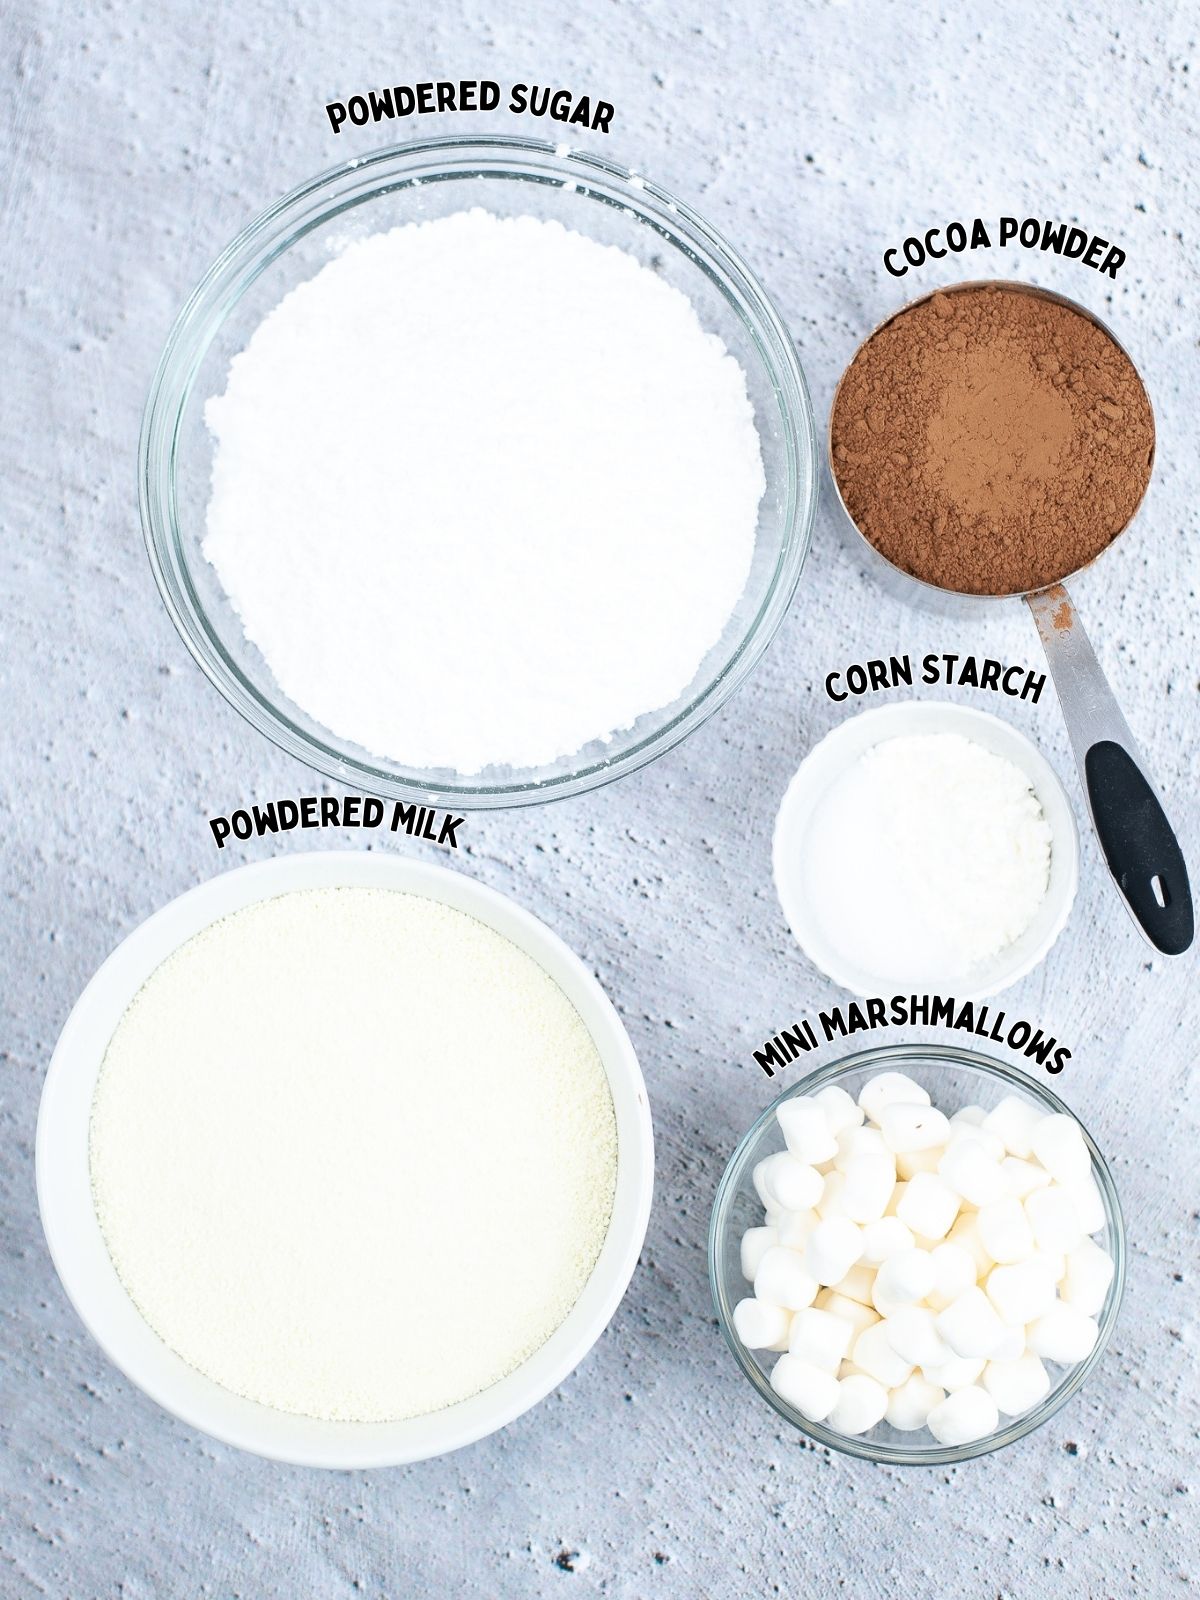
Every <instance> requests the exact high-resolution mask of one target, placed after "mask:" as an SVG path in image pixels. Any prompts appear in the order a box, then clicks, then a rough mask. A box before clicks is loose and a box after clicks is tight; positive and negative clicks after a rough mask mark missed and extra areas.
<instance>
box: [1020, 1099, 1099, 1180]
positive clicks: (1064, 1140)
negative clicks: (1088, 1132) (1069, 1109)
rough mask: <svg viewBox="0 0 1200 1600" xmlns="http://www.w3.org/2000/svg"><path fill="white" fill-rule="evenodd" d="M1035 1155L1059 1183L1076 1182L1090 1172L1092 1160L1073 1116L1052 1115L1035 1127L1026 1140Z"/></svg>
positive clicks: (1041, 1120) (1056, 1113) (1044, 1118)
mask: <svg viewBox="0 0 1200 1600" xmlns="http://www.w3.org/2000/svg"><path fill="white" fill-rule="evenodd" d="M1029 1144H1030V1148H1031V1149H1032V1151H1033V1154H1034V1156H1035V1157H1036V1158H1037V1159H1038V1160H1039V1161H1040V1162H1041V1164H1042V1165H1043V1166H1044V1167H1045V1169H1046V1171H1047V1172H1048V1173H1049V1174H1050V1176H1051V1177H1052V1178H1056V1179H1057V1180H1058V1182H1059V1183H1079V1182H1081V1181H1082V1180H1083V1179H1084V1178H1085V1177H1087V1176H1088V1174H1089V1173H1090V1172H1091V1170H1092V1158H1091V1156H1090V1155H1089V1154H1088V1147H1087V1145H1086V1144H1084V1142H1083V1133H1082V1132H1081V1130H1080V1127H1079V1124H1078V1123H1077V1122H1076V1121H1075V1118H1074V1117H1070V1116H1065V1115H1063V1113H1061V1112H1055V1113H1054V1114H1053V1115H1051V1116H1048V1117H1042V1118H1041V1119H1040V1120H1039V1121H1038V1122H1037V1123H1035V1124H1034V1128H1033V1132H1032V1133H1031V1135H1030V1138H1029Z"/></svg>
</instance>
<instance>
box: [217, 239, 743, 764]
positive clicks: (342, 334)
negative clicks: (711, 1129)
mask: <svg viewBox="0 0 1200 1600" xmlns="http://www.w3.org/2000/svg"><path fill="white" fill-rule="evenodd" d="M205 420H206V422H207V425H208V427H209V429H210V430H211V433H212V435H213V438H214V441H215V454H214V463H213V474H212V492H211V499H210V503H209V507H208V518H207V532H206V536H205V539H204V552H205V554H206V555H207V557H208V559H209V560H210V561H211V562H212V563H213V565H214V567H215V568H216V571H217V573H218V575H219V577H220V579H221V582H222V584H223V585H224V587H225V589H226V591H227V593H228V595H229V597H230V599H231V601H232V603H233V605H234V607H235V608H236V610H237V612H238V614H239V616H240V618H241V620H242V625H243V627H244V630H245V633H246V636H247V638H248V639H249V640H250V641H251V642H252V643H253V644H254V645H256V646H257V647H258V649H259V650H260V651H261V653H262V655H263V657H264V659H265V661H266V663H267V665H268V666H269V668H270V669H271V671H272V673H273V674H274V676H275V679H276V681H277V682H278V684H279V686H280V688H281V689H282V690H283V691H284V693H285V694H286V695H287V696H289V697H290V698H291V699H292V700H293V701H294V702H295V703H296V704H297V705H298V706H300V707H301V708H302V709H303V710H304V711H305V712H307V713H308V715H309V716H311V717H312V718H313V719H314V720H315V721H317V722H319V723H321V724H323V725H324V726H325V727H326V728H328V729H329V730H330V731H331V732H332V733H334V734H335V735H337V736H338V737H339V738H341V739H344V740H350V741H353V742H354V743H355V744H357V745H359V746H361V747H363V748H364V749H365V750H367V751H369V752H371V753H373V754H375V755H378V756H385V757H389V758H391V759H394V760H396V761H399V762H402V763H404V764H406V765H409V766H414V767H422V768H430V767H433V768H452V769H455V770H457V771H458V772H461V773H475V772H479V771H481V770H482V769H484V768H486V767H489V766H497V765H499V766H511V767H518V768H526V767H532V768H536V767H540V766H544V765H548V764H551V763H553V762H555V761H556V760H560V759H562V758H564V757H569V756H572V755H574V754H575V753H577V752H578V751H580V750H582V749H583V748H584V747H585V746H587V745H588V744H589V743H590V742H592V741H594V740H597V739H600V740H608V739H610V738H611V736H612V735H613V734H614V733H615V732H617V731H619V730H623V729H627V728H629V727H631V726H633V724H634V723H635V722H636V721H637V718H638V717H639V716H640V715H642V714H643V713H646V712H651V711H656V710H658V709H660V708H662V707H666V706H669V705H671V704H672V703H674V702H675V701H676V700H677V699H678V698H679V697H680V696H681V695H682V694H683V693H684V692H685V691H686V690H687V689H688V688H689V687H690V686H691V685H692V683H693V680H694V679H695V677H696V674H697V672H698V670H699V668H700V667H701V664H702V663H703V662H704V660H705V657H706V656H707V654H708V652H709V651H710V650H711V649H712V648H713V647H714V646H715V645H717V644H718V642H719V641H720V640H721V638H722V634H723V632H724V630H725V628H726V625H727V624H728V622H729V619H730V617H731V615H732V613H733V611H734V609H735V607H736V605H737V603H738V600H739V599H740V597H741V595H742V592H743V590H744V588H745V584H746V580H747V577H748V574H749V571H750V565H751V559H752V555H753V550H754V540H755V529H756V526H757V519H758V506H759V502H760V500H761V498H762V495H763V492H764V487H765V479H764V473H763V465H762V455H761V450H760V447H759V439H758V433H757V430H756V427H755V422H754V413H753V407H752V405H751V402H750V399H749V396H748V393H747V388H746V380H745V375H744V373H743V371H742V369H741V367H740V366H739V365H738V363H737V361H736V360H735V359H734V358H733V357H732V356H731V355H730V354H729V353H728V351H727V350H726V348H725V346H724V345H723V344H722V342H721V341H720V339H718V338H717V337H716V336H715V335H713V334H710V333H707V332H706V331H705V330H704V328H703V327H702V326H701V323H700V321H699V318H698V317H697V315H696V311H695V309H694V308H693V306H692V304H691V302H690V301H689V300H688V298H687V297H686V296H685V295H684V294H682V293H681V292H680V291H679V290H678V289H676V288H673V287H672V286H671V285H670V284H668V283H666V282H664V281H663V280H662V279H661V278H660V277H658V276H657V275H656V274H655V272H654V271H652V270H651V269H650V268H648V267H644V266H642V265H640V264H639V263H638V262H637V261H636V260H635V259H634V258H633V256H631V255H629V254H628V253H627V252H625V251H623V250H620V249H618V248H616V247H613V246H608V245H601V244H599V243H597V242H595V241H594V240H591V239H588V238H585V237H584V236H583V235H581V234H578V233H575V232H572V231H570V230H568V229H566V228H564V227H563V226H562V225H561V224H559V223H557V222H552V221H541V220H539V219H537V218H534V217H529V216H522V217H515V218H500V217H498V216H495V215H492V214H491V213H489V212H486V211H482V210H472V211H468V212H462V213H459V214H457V215H454V216H449V217H445V218H441V219H439V220H437V221H432V222H425V223H412V224H408V225H406V226H404V227H399V228H395V229H393V230H392V231H391V232H388V233H381V234H375V235H372V236H370V237H367V238H364V239H361V240H358V241H356V242H354V243H351V244H350V245H348V246H347V247H346V248H345V249H344V250H343V252H342V253H341V254H340V255H339V256H338V257H337V258H336V259H335V260H333V261H331V262H330V263H329V264H328V265H326V266H325V267H323V268H322V270H321V271H319V272H318V273H317V274H316V275H315V276H314V277H313V278H311V279H310V280H309V281H307V282H305V283H302V284H300V285H299V287H297V288H295V289H293V290H292V291H291V292H290V293H289V294H288V295H286V296H285V297H284V299H283V300H282V301H281V302H280V304H279V305H278V306H276V308H275V309H274V310H273V311H272V312H271V313H270V314H269V315H268V316H267V317H266V318H265V319H264V321H263V322H262V323H261V324H260V326H259V327H258V328H257V329H256V331H255V332H254V334H253V336H252V337H251V339H250V341H249V343H248V344H247V346H246V348H245V350H244V351H242V352H241V353H240V354H239V355H237V356H235V357H234V359H233V361H232V362H231V364H230V368H229V375H228V381H227V386H226V389H225V393H224V394H223V395H221V396H219V397H217V398H214V399H211V400H210V401H209V402H208V404H207V406H206V408H205Z"/></svg>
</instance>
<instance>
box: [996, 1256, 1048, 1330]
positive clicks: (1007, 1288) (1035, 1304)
mask: <svg viewBox="0 0 1200 1600" xmlns="http://www.w3.org/2000/svg"><path fill="white" fill-rule="evenodd" d="M1052 1270H1053V1269H1052V1268H1051V1266H1050V1264H1049V1263H1048V1262H1046V1261H1045V1260H1043V1259H1042V1258H1041V1257H1040V1256H1031V1257H1030V1258H1029V1260H1028V1261H1019V1262H1017V1263H1016V1264H1015V1265H1013V1266H1009V1267H993V1268H992V1270H991V1272H989V1273H988V1276H987V1283H986V1285H985V1288H986V1291H987V1297H988V1299H989V1300H990V1301H991V1302H992V1304H993V1305H994V1306H995V1308H996V1312H997V1315H998V1316H999V1318H1000V1320H1001V1322H1004V1323H1008V1324H1010V1325H1012V1324H1015V1323H1020V1324H1021V1326H1022V1327H1024V1326H1025V1324H1026V1323H1029V1322H1033V1321H1034V1320H1035V1319H1036V1318H1038V1317H1040V1316H1044V1315H1045V1313H1046V1312H1047V1311H1049V1309H1050V1307H1051V1306H1052V1305H1053V1304H1054V1298H1055V1295H1054V1284H1055V1280H1054V1277H1053V1276H1052Z"/></svg>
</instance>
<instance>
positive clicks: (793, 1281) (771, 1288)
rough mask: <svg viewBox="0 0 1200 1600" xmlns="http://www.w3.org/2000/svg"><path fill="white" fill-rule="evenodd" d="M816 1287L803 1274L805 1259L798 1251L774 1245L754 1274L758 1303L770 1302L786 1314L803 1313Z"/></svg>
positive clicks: (805, 1272) (808, 1274) (814, 1280)
mask: <svg viewBox="0 0 1200 1600" xmlns="http://www.w3.org/2000/svg"><path fill="white" fill-rule="evenodd" d="M818 1287H819V1285H818V1283H817V1280H816V1279H815V1278H814V1277H813V1275H812V1274H811V1273H810V1272H808V1271H806V1269H805V1265H804V1257H803V1256H802V1255H801V1254H800V1252H799V1251H798V1250H788V1249H785V1248H784V1246H783V1245H778V1244H777V1245H774V1246H773V1247H772V1248H771V1249H770V1250H768V1251H767V1253H766V1254H765V1255H764V1256H763V1258H762V1260H761V1261H760V1262H759V1264H758V1271H757V1272H756V1273H755V1274H754V1293H755V1294H756V1295H757V1296H758V1298H759V1299H760V1300H770V1301H772V1302H773V1303H774V1304H775V1305H779V1306H786V1307H787V1309H788V1310H789V1311H803V1309H804V1307H805V1306H810V1305H812V1303H813V1301H814V1300H815V1299H816V1298H817V1289H818Z"/></svg>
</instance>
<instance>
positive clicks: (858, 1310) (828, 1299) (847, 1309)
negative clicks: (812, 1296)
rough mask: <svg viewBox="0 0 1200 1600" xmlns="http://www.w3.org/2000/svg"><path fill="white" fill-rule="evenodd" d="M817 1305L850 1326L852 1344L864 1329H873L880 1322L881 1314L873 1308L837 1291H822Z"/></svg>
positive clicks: (817, 1299)
mask: <svg viewBox="0 0 1200 1600" xmlns="http://www.w3.org/2000/svg"><path fill="white" fill-rule="evenodd" d="M816 1304H817V1305H818V1306H819V1307H820V1309H821V1310H822V1311H828V1312H829V1313H830V1315H831V1316H834V1317H837V1318H838V1320H839V1321H841V1322H845V1323H846V1324H848V1326H849V1327H850V1330H851V1342H853V1340H855V1339H857V1338H858V1336H859V1334H860V1333H862V1332H863V1330H864V1329H866V1328H870V1327H872V1326H873V1325H874V1324H875V1323H876V1322H878V1321H879V1314H878V1313H877V1312H876V1311H875V1310H874V1308H873V1307H872V1306H868V1305H860V1304H859V1302H858V1301H857V1300H851V1299H850V1298H849V1297H848V1296H847V1295H844V1294H839V1293H838V1291H837V1290H836V1289H822V1290H821V1292H820V1294H819V1295H818V1296H817V1298H816Z"/></svg>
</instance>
